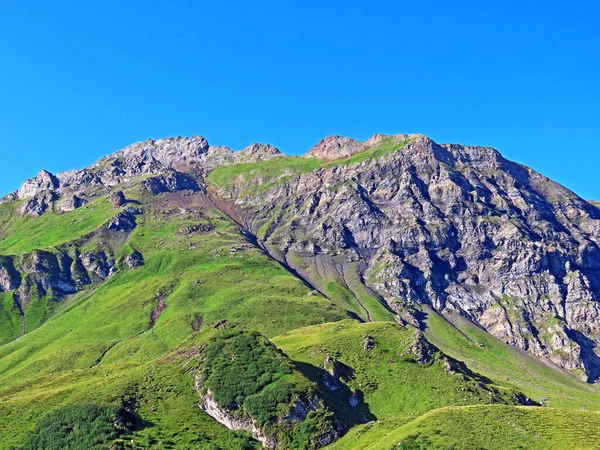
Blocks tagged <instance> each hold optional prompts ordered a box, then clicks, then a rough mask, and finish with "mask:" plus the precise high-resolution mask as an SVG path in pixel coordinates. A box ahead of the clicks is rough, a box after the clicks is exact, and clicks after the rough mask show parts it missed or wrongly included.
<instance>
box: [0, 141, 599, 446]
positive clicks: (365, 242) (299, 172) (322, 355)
mask: <svg viewBox="0 0 600 450" xmlns="http://www.w3.org/2000/svg"><path fill="white" fill-rule="evenodd" d="M599 240H600V210H598V209H597V208H596V207H595V206H593V205H592V204H591V203H589V202H586V201H585V200H583V199H581V198H579V197H578V196H577V195H576V194H575V193H573V192H571V191H570V190H568V189H567V188H565V187H563V186H560V185H559V184H557V183H554V182H553V181H551V180H549V179H548V178H546V177H544V176H543V175H540V174H538V173H537V172H535V171H533V170H531V169H529V168H527V167H525V166H522V165H520V164H517V163H513V162H510V161H508V160H506V159H505V158H503V157H502V155H501V154H500V153H499V152H498V151H496V150H494V149H492V148H489V147H473V146H462V145H455V144H437V143H435V142H434V141H433V140H431V139H429V138H427V137H426V136H423V135H405V134H399V135H390V136H385V135H375V136H373V137H372V138H370V139H368V140H366V141H362V142H359V141H354V140H351V139H348V138H341V137H339V136H333V137H330V138H325V139H324V140H321V141H320V142H319V143H317V144H316V145H315V146H314V147H313V148H312V149H311V150H309V152H307V154H305V156H285V155H283V154H281V153H280V152H279V150H277V149H276V148H274V147H272V146H269V145H262V144H252V145H250V146H248V147H247V148H246V149H244V150H242V151H238V152H233V151H231V150H230V149H229V148H227V147H211V146H210V145H209V144H208V142H207V141H206V139H204V138H201V137H193V138H181V137H179V138H165V139H160V140H148V141H144V142H140V143H136V144H133V145H131V146H128V147H126V148H125V149H122V150H120V151H118V152H116V153H114V154H112V155H108V156H106V157H104V158H101V159H100V160H99V161H97V162H96V163H94V164H93V165H91V166H89V167H87V168H84V169H81V170H75V171H69V172H61V173H59V174H56V175H53V174H51V173H49V172H46V171H42V172H40V173H39V174H38V176H37V177H34V178H32V179H29V180H27V181H26V182H25V183H24V184H23V185H22V186H21V188H20V189H19V190H17V191H16V193H13V195H12V197H11V196H8V197H5V200H4V202H3V204H2V205H0V255H2V256H1V257H0V323H1V324H2V325H3V326H2V328H1V330H0V331H1V333H0V386H2V385H4V386H5V387H7V388H8V390H7V391H6V392H5V393H4V396H5V397H4V398H5V399H6V400H5V401H6V405H9V404H13V405H15V406H14V408H15V409H14V410H13V409H10V411H14V413H12V415H11V414H8V415H7V417H13V418H14V417H22V418H21V419H17V420H16V421H15V424H17V425H10V427H11V428H10V429H13V428H14V427H15V426H16V427H19V428H18V430H21V431H15V433H16V434H15V436H17V435H18V436H19V439H20V438H21V437H22V436H23V434H22V433H23V431H22V430H25V429H28V427H29V425H28V424H29V423H30V422H31V421H27V420H26V417H29V416H31V417H35V418H37V417H39V414H40V413H39V412H38V410H37V409H36V408H35V407H34V406H32V405H31V404H29V403H27V400H26V399H27V398H29V395H30V394H29V392H32V389H37V387H36V386H37V381H35V380H44V381H43V383H42V385H41V386H44V385H45V384H48V383H49V384H52V381H51V380H52V377H53V375H52V374H60V375H59V378H57V380H59V379H62V378H63V377H67V374H68V373H71V372H70V371H76V372H75V373H77V374H79V375H77V376H81V377H83V379H85V380H88V377H89V380H90V381H86V382H85V383H92V381H91V380H93V379H94V375H93V374H94V373H96V371H102V370H107V371H109V370H113V371H114V373H115V375H114V376H115V377H117V376H118V377H123V383H125V384H128V385H129V381H127V377H126V376H125V375H121V372H120V370H121V369H119V367H120V365H122V364H129V365H131V366H132V367H135V371H137V372H136V373H137V375H135V376H136V377H137V376H139V377H140V378H136V380H138V381H136V382H135V383H136V386H137V387H135V389H134V388H131V389H133V391H131V392H132V393H131V394H127V395H128V396H126V397H123V398H127V399H128V398H130V397H129V395H131V396H133V398H135V399H136V400H135V402H136V403H135V404H136V406H135V407H133V406H131V405H133V403H131V402H132V400H119V399H118V398H113V397H110V398H111V399H113V400H112V401H116V402H117V403H118V404H119V405H121V406H123V405H125V407H127V408H129V410H131V411H134V412H136V414H140V415H141V417H142V418H144V419H146V418H147V419H148V420H152V421H155V422H156V423H157V425H156V428H155V429H154V430H152V429H151V428H149V429H146V430H138V431H131V432H132V433H133V435H132V436H134V437H136V436H137V437H139V436H142V435H144V436H155V437H157V436H160V437H157V439H160V440H161V442H162V440H164V439H167V438H166V437H165V436H163V435H161V434H160V433H163V432H166V431H165V430H174V429H175V428H174V427H175V426H174V425H172V424H169V423H167V422H165V420H167V419H165V418H164V417H163V418H161V417H160V415H159V414H157V411H156V406H155V405H156V404H155V403H153V402H154V401H155V400H154V398H155V397H154V395H158V396H159V397H164V396H165V395H166V398H169V399H170V400H169V401H170V402H175V400H174V399H173V398H171V397H169V396H168V394H165V393H162V394H155V391H154V390H155V389H158V390H161V389H162V388H161V387H160V386H161V385H155V384H152V383H150V384H148V383H146V382H141V381H139V380H142V379H148V380H150V379H151V378H152V374H153V373H155V371H156V370H158V371H159V372H160V371H164V373H165V374H166V373H169V374H170V375H169V377H172V378H173V380H178V381H177V389H178V390H179V391H178V392H187V393H186V394H185V398H186V399H188V400H186V402H187V405H188V406H186V407H183V406H181V408H183V409H181V410H179V409H177V410H176V411H177V412H173V414H180V412H179V411H185V413H184V412H181V414H184V415H185V416H186V417H196V419H194V420H196V421H200V422H202V421H204V420H205V419H206V418H204V419H199V418H198V416H196V415H197V414H200V412H199V408H197V406H196V404H197V403H198V398H197V395H201V401H202V402H203V404H204V405H205V407H206V408H207V409H208V410H210V412H211V416H213V417H216V418H217V420H218V421H221V422H222V423H226V424H230V425H231V424H235V427H237V428H240V429H242V430H244V429H245V430H247V431H249V432H250V433H252V434H253V435H254V436H255V437H257V438H258V439H260V440H262V441H263V442H264V443H266V444H265V445H267V446H272V447H277V446H279V447H281V446H284V447H285V446H289V445H291V444H290V443H294V445H298V446H299V448H308V447H310V446H316V447H320V446H323V445H325V444H331V443H332V442H333V441H334V440H339V442H340V443H343V442H348V440H352V439H355V438H356V435H355V434H354V433H353V432H351V431H350V432H349V430H353V429H354V428H356V427H358V428H360V429H362V430H365V431H366V434H365V438H366V437H368V436H373V435H372V434H371V433H370V432H369V431H368V430H369V429H370V427H371V426H370V425H369V424H368V423H365V420H364V418H367V419H368V418H369V417H371V416H373V417H375V418H377V419H378V420H379V419H381V420H382V421H383V422H382V424H381V425H377V426H376V427H374V428H373V430H374V431H373V432H375V431H376V430H381V429H384V430H387V431H385V433H388V431H389V432H390V434H389V436H390V439H392V438H394V439H396V438H395V437H394V436H396V434H394V432H392V431H393V430H392V428H393V427H396V425H394V424H397V421H398V420H400V421H406V420H408V421H411V420H413V419H415V418H416V417H419V416H421V415H422V414H424V413H426V412H427V411H432V410H436V411H437V409H438V408H442V409H441V410H440V411H439V414H441V415H442V416H444V415H445V414H450V412H449V411H450V410H449V411H446V410H444V409H443V407H446V406H457V407H458V406H464V405H471V404H473V405H481V404H485V400H486V399H488V401H489V402H495V403H500V404H504V405H515V404H527V405H534V404H542V403H544V402H547V397H548V396H550V397H551V398H552V399H553V401H560V402H561V405H563V404H564V405H565V407H567V408H574V407H575V406H574V405H577V406H576V407H579V406H580V405H582V404H584V405H588V406H589V407H590V408H591V409H596V404H595V403H594V395H596V394H595V392H596V385H595V384H594V383H596V382H597V380H598V376H599V374H600V365H599V364H598V359H599V358H598V355H597V354H596V353H595V350H594V349H595V346H596V345H597V343H598V340H599V338H598V336H600V333H599V329H600V320H599V317H600V316H599V314H600V309H599V306H598V304H599V302H598V295H599V289H598V286H599V283H600V252H599V250H598V242H599ZM89 330H93V331H94V332H93V333H89ZM247 333H251V334H247ZM252 333H259V335H262V336H264V337H258V338H256V339H255V338H250V336H259V335H255V334H252ZM218 336H223V337H222V338H218ZM232 336H237V337H235V339H233V340H231V339H232ZM214 339H216V340H214ZM271 339H272V341H273V343H274V344H275V345H276V346H277V347H278V348H280V349H282V350H283V351H284V352H285V354H286V355H287V356H285V358H289V361H288V362H287V363H286V364H285V366H286V367H292V369H289V368H288V369H285V368H284V369H281V370H283V372H281V370H280V369H278V368H277V367H278V365H277V363H275V362H274V361H275V360H277V357H275V358H274V359H273V358H271V359H269V360H268V361H266V360H265V361H263V360H262V359H260V358H261V356H260V355H261V354H262V350H260V348H262V347H261V346H263V344H261V343H262V342H264V343H265V345H266V347H265V348H269V349H270V350H268V352H270V353H272V354H273V355H277V353H276V351H275V348H274V347H272V346H271V344H269V340H271ZM238 340H239V343H237V342H238ZM248 342H255V343H258V344H256V345H259V347H260V348H258V349H256V350H257V351H256V353H252V352H251V353H246V350H243V349H244V348H246V346H247V345H249V346H250V348H252V346H253V345H255V344H248ZM221 345H225V347H227V348H228V349H229V350H227V351H228V352H233V353H232V357H233V356H235V357H240V358H246V357H247V358H257V359H256V361H263V362H262V363H259V362H256V363H252V364H249V365H248V367H258V368H259V369H260V370H261V371H262V370H263V368H262V367H261V364H263V363H264V364H265V367H264V369H265V370H264V371H263V372H260V373H261V375H260V377H264V378H261V379H263V382H261V383H262V384H260V385H258V386H255V387H252V388H248V386H247V385H236V384H235V383H234V382H233V381H232V379H229V381H228V383H227V384H226V385H225V387H226V389H227V393H228V398H238V397H239V399H240V400H239V402H237V403H238V404H236V402H234V403H230V404H224V401H223V400H220V401H221V403H219V400H218V399H217V400H215V399H214V398H213V397H212V394H211V393H214V392H216V391H215V390H214V387H215V386H219V384H218V383H217V381H218V380H223V379H224V378H223V377H228V375H227V372H226V371H225V372H221V371H222V370H225V369H226V367H227V364H226V360H224V361H221V362H215V363H214V367H211V369H210V370H211V373H212V371H216V372H214V373H215V374H216V375H211V377H212V378H211V379H212V380H213V381H211V383H217V384H212V385H211V384H210V383H209V384H206V385H204V384H202V379H203V378H202V377H199V375H198V374H199V372H198V371H199V370H204V369H202V368H203V367H204V368H206V367H210V365H211V360H207V359H206V357H205V355H206V348H208V347H207V346H212V347H211V348H213V350H211V352H212V353H210V352H209V353H210V354H218V351H219V349H220V348H221V347H219V346H221ZM225 347H224V348H225ZM511 347H514V349H512V348H511ZM509 349H510V350H509ZM513 350H514V351H513ZM273 352H274V353H273ZM520 352H526V353H520ZM524 354H526V355H527V356H524ZM436 355H437V356H436ZM499 355H500V356H499ZM211 358H212V357H211ZM282 358H283V356H282ZM536 358H538V359H541V360H542V361H544V362H545V363H542V362H539V363H538V362H536V361H538V359H536ZM269 361H270V362H269ZM546 363H547V364H546ZM207 364H208V365H207ZM290 364H291V366H290ZM271 366H272V367H273V370H272V371H270V369H268V367H271ZM240 367H246V365H244V364H242V365H241V366H240ZM282 367H283V366H282ZM474 369H475V370H474ZM180 370H183V372H180ZM146 371H148V372H147V374H146ZM108 373H109V372H107V374H108ZM386 373H393V374H394V375H393V376H392V377H391V378H389V375H386ZM566 373H568V374H569V375H566ZM144 374H146V375H144ZM426 374H429V375H427V376H429V377H431V378H426ZM132 376H133V375H132ZM257 376H258V375H257ZM573 376H574V377H576V378H579V379H580V380H584V381H587V382H588V383H589V384H586V385H583V384H580V383H579V382H578V381H577V380H576V379H575V378H574V377H573ZM111 377H112V375H111ZM144 377H146V378H144ZM290 377H292V378H293V382H292V380H291V379H290ZM403 377H405V378H403ZM406 377H409V378H410V381H406V380H408V378H406ZM488 377H489V378H488ZM21 379H23V380H25V381H24V382H23V384H19V383H18V382H17V380H21ZM112 379H113V378H111V380H112ZM402 379H404V380H405V381H404V382H400V380H402ZM186 380H187V381H186ZM193 380H195V381H193ZM264 380H266V381H264ZM269 380H277V382H276V383H275V385H274V386H276V387H273V386H272V387H269V386H271V385H270V384H269ZM56 382H57V383H60V382H59V381H56ZM273 382H275V381H273ZM93 383H98V382H97V381H94V382H93ZM162 383H166V385H169V382H166V381H164V380H163V381H162ZM265 383H266V384H265ZM95 385H96V384H95ZM98 386H100V387H99V388H98V395H107V396H108V395H110V394H105V391H104V390H103V389H111V392H112V390H114V389H115V388H114V386H112V387H110V386H108V385H106V386H105V385H104V384H102V383H100V384H98ZM102 386H104V387H102ZM119 386H120V385H119ZM426 386H428V387H427V388H426ZM64 388H65V387H64V386H63V385H61V384H58V385H57V387H55V388H53V389H58V391H60V392H62V390H63V389H64ZM40 389H41V388H40ZM77 389H83V388H77ZM119 389H121V388H119ZM119 389H117V391H115V392H121V391H119ZM270 389H276V390H277V392H276V395H275V392H271V391H270ZM338 390H341V391H339V392H343V393H344V395H343V396H342V397H340V396H339V395H337V394H332V393H335V392H336V391H338ZM436 390H439V391H436ZM13 392H14V394H13ZM40 392H41V394H40V395H49V397H48V398H52V399H53V400H52V403H51V405H61V404H63V403H64V402H66V403H67V404H69V403H70V402H74V401H75V399H76V398H79V397H81V398H85V399H87V401H92V402H95V403H96V402H99V400H98V398H99V397H98V395H96V394H95V393H92V392H87V391H85V389H83V390H80V391H77V392H79V393H78V394H77V396H79V397H69V396H64V399H65V400H61V399H60V398H63V397H60V398H58V397H54V396H53V394H52V395H51V394H49V393H47V392H45V391H43V390H42V391H40ZM128 392H129V391H128ZM243 392H245V394H243V395H242V393H243ZM435 392H440V393H441V394H439V395H437V396H436V395H433V394H434V393H435ZM20 393H23V394H24V397H23V398H22V399H21V398H20V397H19V395H20ZM61 395H62V394H61ZM118 395H124V394H120V393H119V394H118ZM182 395H183V394H182ZM246 396H247V397H248V398H249V399H248V401H247V403H246V401H245V400H243V399H244V398H246ZM193 398H195V399H196V400H195V401H191V399H193ZM219 398H221V399H222V398H225V397H223V396H221V397H219ZM275 398H276V399H278V400H273V399H275ZM140 399H146V400H145V401H148V402H149V403H148V404H147V405H146V404H145V403H143V402H142V401H141V400H140ZM315 399H318V400H315ZM545 399H546V400H545ZM388 401H391V402H390V403H388ZM1 402H2V396H0V404H1ZM151 405H154V406H151ZM588 406H586V407H588ZM7 407H8V406H7ZM531 407H533V406H531ZM11 408H12V407H11ZM52 408H54V406H52ZM178 408H179V407H178ZM597 408H600V404H599V405H598V406H597ZM310 411H312V412H310ZM452 411H453V410H452ZM461 411H462V410H461ZM496 411H498V410H496ZM165 414H166V416H165V417H168V418H169V419H168V420H171V417H175V416H171V415H170V413H169V414H167V413H165ZM436 414H437V413H436ZM461 414H462V412H461ZM590 414H591V413H590ZM542 415H543V414H542ZM202 417H203V416H202ZM373 417H371V418H373ZM436 417H437V416H436ZM528 417H529V416H528ZM532 417H533V416H532ZM536 417H537V416H536ZM173 420H174V419H173ZM523 420H526V419H525V418H524V419H523ZM368 421H369V420H366V422H368ZM202 423H203V424H205V425H202V426H206V427H208V429H211V430H214V429H213V428H211V427H212V426H213V425H209V423H212V422H202ZM404 423H406V422H404ZM411 423H412V422H411ZM248 424H250V425H248ZM276 424H280V425H281V426H279V425H276ZM7 426H8V425H7ZM231 427H234V425H231ZM381 427H383V428H381ZM387 427H392V428H390V429H388V428H387ZM409 428H410V427H409ZM7 429H8V428H7ZM123 432H124V433H125V431H123ZM169 432H172V431H169ZM211 432H212V433H216V431H211ZM19 433H21V434H19ZM136 433H138V434H136ZM346 433H348V434H347V437H345V436H346ZM180 434H181V439H182V441H181V442H182V444H181V445H182V448H189V445H191V444H190V443H189V441H187V439H192V436H193V433H192V434H189V433H188V432H187V431H181V432H180ZM217 434H218V433H217ZM217 434H215V436H216V435H217ZM227 436H229V437H228V438H227V439H229V440H230V441H231V442H233V441H235V439H237V438H234V437H233V435H227ZM398 436H400V435H398ZM404 438H407V437H406V436H405V437H404ZM404 438H402V439H404ZM408 438H410V436H408ZM429 438H431V436H429V437H428V439H429ZM3 439H7V438H6V437H5V436H3V435H2V433H0V442H6V441H5V440H4V441H3ZM178 439H179V438H178ZM219 439H220V438H219ZM361 439H362V438H360V439H359V440H361ZM369 439H370V438H369ZM397 439H400V438H397ZM557 439H560V436H559V437H557ZM167 440H168V439H167ZM184 441H185V442H187V444H185V445H188V447H185V445H184V444H183V442H184ZM220 442H226V441H220ZM236 442H237V441H236ZM527 442H528V443H530V441H527ZM284 443H285V444H284ZM123 445H125V444H123ZM173 445H175V444H173ZM177 445H179V444H177ZM334 445H335V444H334ZM340 445H342V444H340ZM307 446H308V447H307ZM148 447H149V448H150V447H152V446H151V445H148ZM125 448H128V447H125ZM157 448H162V447H157ZM166 448H171V447H166ZM173 448H178V447H173ZM340 448H341V447H340ZM349 448H352V447H349Z"/></svg>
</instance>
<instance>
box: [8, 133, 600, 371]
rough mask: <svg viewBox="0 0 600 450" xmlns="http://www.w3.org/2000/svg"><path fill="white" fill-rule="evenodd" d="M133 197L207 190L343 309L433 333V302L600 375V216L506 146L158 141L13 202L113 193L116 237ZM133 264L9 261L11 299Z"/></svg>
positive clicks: (32, 187) (46, 206) (61, 258)
mask: <svg viewBox="0 0 600 450" xmlns="http://www.w3.org/2000/svg"><path fill="white" fill-rule="evenodd" d="M240 163H242V164H240ZM126 189H138V190H139V191H140V192H143V193H145V195H149V196H156V195H159V194H162V193H168V192H182V191H185V192H188V191H189V192H195V193H198V194H199V195H201V196H203V197H204V198H205V199H206V201H207V202H210V203H211V204H212V205H213V206H215V207H217V208H219V209H220V210H221V211H222V212H223V214H225V215H227V216H229V217H230V218H231V219H232V220H235V221H236V222H237V223H238V224H239V226H240V229H241V230H242V231H243V232H244V234H245V235H246V236H247V238H248V240H249V242H250V243H252V244H253V245H256V246H259V247H260V248H261V249H263V250H264V251H265V252H267V253H268V254H269V255H270V256H272V257H273V258H275V259H276V260H278V261H279V262H280V263H281V264H283V265H284V266H285V267H286V268H288V269H289V270H290V271H292V272H293V273H294V274H296V275H297V276H299V277H301V278H302V279H303V280H304V281H305V282H306V283H308V284H310V285H311V286H312V287H314V289H315V290H318V291H320V292H321V293H323V294H324V295H326V296H327V297H329V298H330V299H331V300H332V301H334V302H336V303H338V304H340V299H339V295H340V293H343V294H344V295H345V299H344V301H345V302H346V306H347V308H346V309H348V311H349V312H350V313H351V314H352V315H354V316H355V317H359V318H362V320H365V321H369V320H374V319H373V314H372V313H373V311H372V308H371V307H370V306H369V301H371V302H376V303H377V305H379V306H380V307H381V308H383V309H384V310H387V311H390V312H391V313H393V314H395V315H397V317H398V320H405V321H406V320H408V321H414V322H415V323H416V324H417V325H418V307H419V305H421V304H427V305H430V306H432V307H433V308H435V309H436V310H438V311H440V312H442V313H443V312H445V311H455V312H459V313H460V314H461V315H463V316H465V317H467V318H468V319H469V320H471V321H472V322H474V323H475V324H477V325H479V326H480V327H481V328H483V329H485V330H487V332H489V333H490V334H492V335H494V336H496V337H498V338H500V339H501V340H503V341H505V342H507V343H509V344H510V345H513V346H516V347H519V348H521V349H524V350H527V351H529V352H531V353H533V354H534V355H536V356H539V357H541V358H544V359H547V360H550V361H552V362H553V363H555V364H557V365H558V366H560V367H562V368H564V369H567V370H569V371H571V372H572V373H574V374H575V375H577V376H579V377H582V378H584V379H585V380H587V381H589V382H595V381H597V380H598V379H599V378H600V357H598V355H597V353H596V347H597V345H598V343H600V303H599V301H600V250H599V248H598V244H599V240H600V210H599V209H598V208H597V204H592V203H590V202H587V201H585V200H583V199H581V198H579V197H578V196H577V195H576V194H574V193H573V192H571V191H570V190H568V189H566V188H565V187H563V186H560V185H559V184H557V183H555V182H553V181H551V180H549V179H548V178H546V177H544V176H543V175H540V174H539V173H537V172H535V171H533V170H531V169H529V168H527V167H524V166H522V165H519V164H516V163H513V162H510V161H508V160H506V159H505V158H503V157H502V156H501V154H500V153H499V152H497V151H496V150H494V149H492V148H487V147H471V146H462V145H453V144H452V145H450V144H437V143H435V142H434V141H432V140H431V139H429V138H427V137H425V136H422V135H395V136H384V135H375V136H373V137H372V138H371V139H369V140H367V141H363V142H359V141H356V140H353V139H349V138H343V137H339V136H332V137H328V138H326V139H324V140H322V141H321V142H319V143H318V144H317V145H316V146H315V147H314V148H312V149H311V150H310V151H309V152H308V153H307V154H306V155H305V156H304V157H302V158H298V157H286V156H285V155H283V154H281V153H280V152H279V150H277V149H276V148H274V147H272V146H269V145H259V144H253V145H252V146H250V147H248V148H247V149H245V150H242V151H239V152H233V151H232V150H231V149H229V148H228V147H215V146H210V145H209V144H208V142H207V141H206V139H204V138H202V137H193V138H173V139H160V140H149V141H145V142H142V143H138V144H134V145H132V146H130V147H127V148H125V149H123V150H121V151H119V152H117V153H115V154H113V155H110V156H108V157H105V158H103V159H101V160H100V161H98V162H97V163H95V164H94V165H92V166H90V167H88V168H86V169H82V170H75V171H70V172H64V173H59V174H56V175H53V174H50V173H49V172H46V171H42V172H40V173H39V174H38V175H37V176H36V177H35V178H32V179H30V180H27V181H26V182H25V183H24V184H23V186H22V187H21V188H20V189H18V190H17V191H15V192H14V193H12V194H10V195H8V196H6V197H4V198H3V200H2V201H3V202H18V207H17V211H18V214H20V215H29V216H35V217H40V216H43V215H45V214H60V213H63V212H65V211H71V210H74V209H77V208H81V207H82V206H83V205H85V204H86V203H87V202H89V201H90V200H91V199H93V198H95V197H98V196H104V195H111V194H112V195H113V197H111V198H113V200H114V202H115V203H114V205H115V207H116V208H118V209H119V208H120V209H119V211H118V212H117V211H115V216H114V217H113V218H112V219H111V220H110V221H109V222H108V223H107V225H106V229H107V231H110V232H121V233H127V232H129V231H131V230H132V229H133V228H134V227H135V208H133V207H132V206H131V205H129V206H128V205H127V204H126V203H125V201H124V199H121V197H120V196H119V195H118V194H116V192H118V191H121V190H126ZM115 195H116V197H115ZM139 207H141V208H143V205H141V206H139ZM134 259H135V260H136V261H141V260H143V255H136V257H135V258H134ZM132 264H133V263H132ZM117 266H118V264H115V261H114V257H113V256H111V253H110V252H109V251H108V250H107V251H106V252H105V253H104V254H103V255H102V254H94V255H92V254H84V253H79V254H75V253H72V254H68V253H65V254H52V255H48V254H45V253H43V252H39V251H36V252H33V253H31V254H28V255H19V256H16V255H5V256H3V257H2V260H1V261H0V290H3V291H7V292H15V293H17V294H18V295H17V296H16V298H27V297H28V295H31V294H29V293H30V292H31V286H33V285H35V286H37V287H38V289H37V291H40V292H42V291H43V292H46V291H48V290H52V291H53V292H56V293H57V294H56V295H55V296H57V297H60V296H61V295H67V294H72V293H74V292H76V291H77V290H78V289H79V288H80V287H81V286H84V285H85V284H86V283H87V282H88V280H92V279H96V280H102V279H104V278H106V277H108V276H110V273H111V271H113V270H117V269H115V268H114V267H117ZM367 298H368V301H367V300H366V299H367ZM371 304H373V303H371Z"/></svg>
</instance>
